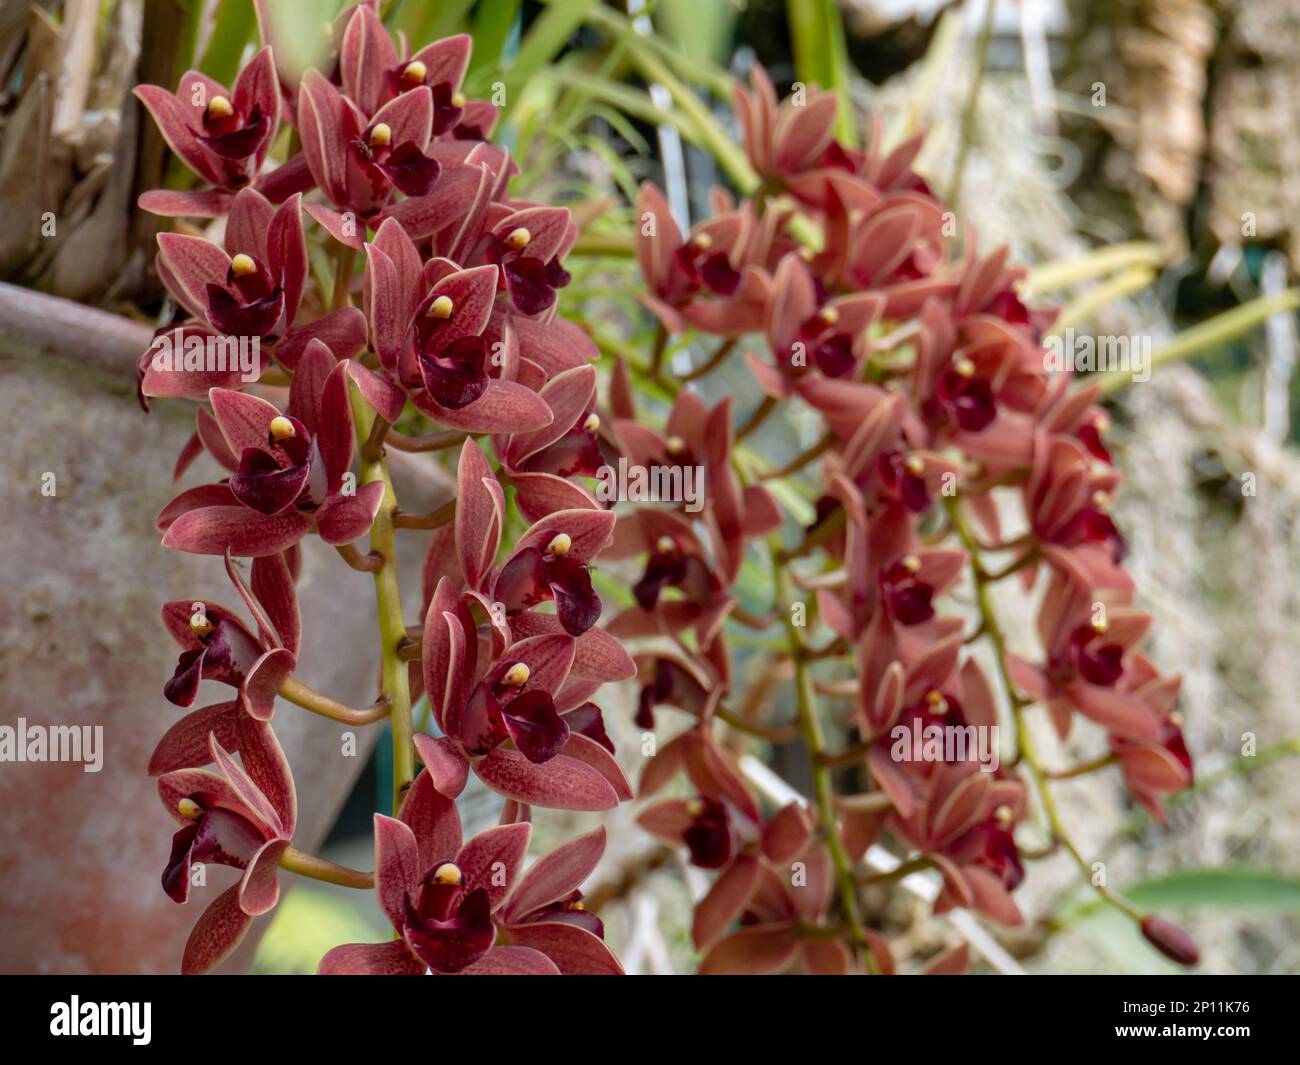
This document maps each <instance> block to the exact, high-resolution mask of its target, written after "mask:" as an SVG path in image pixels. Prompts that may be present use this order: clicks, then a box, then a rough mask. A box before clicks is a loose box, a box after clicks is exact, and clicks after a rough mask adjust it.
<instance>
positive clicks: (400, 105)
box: [298, 70, 441, 247]
mask: <svg viewBox="0 0 1300 1065" xmlns="http://www.w3.org/2000/svg"><path fill="white" fill-rule="evenodd" d="M298 125H299V132H300V133H301V135H302V147H303V156H304V158H305V160H306V163H307V167H308V169H309V170H310V171H311V175H312V178H313V180H314V181H315V182H316V185H317V187H318V188H319V189H320V190H321V191H322V192H323V193H324V194H325V197H326V199H328V200H329V202H330V203H332V204H333V205H334V206H335V207H336V208H337V209H338V210H337V211H331V210H329V209H328V208H324V207H320V206H317V205H313V204H308V205H307V210H308V212H309V213H310V214H311V216H312V217H313V218H315V219H316V220H317V221H318V222H320V223H321V225H323V226H324V227H325V228H326V229H327V230H329V232H330V234H331V235H332V236H333V237H334V238H335V239H336V240H340V241H342V242H343V243H346V244H349V245H351V246H352V247H360V244H361V241H362V240H363V239H364V230H363V229H362V227H360V226H358V225H357V220H360V221H362V222H366V221H369V220H371V219H373V218H375V217H376V216H378V215H379V214H380V213H381V212H382V210H383V209H384V207H385V206H387V204H388V202H389V201H390V199H391V198H392V196H393V193H394V192H400V193H402V194H403V195H405V196H413V197H420V196H427V195H428V194H429V193H430V191H431V190H432V189H433V186H434V183H435V182H436V181H437V180H438V175H439V173H440V172H441V166H440V165H439V163H438V161H437V160H436V159H433V158H432V157H430V156H429V155H427V154H426V152H427V150H428V147H429V140H430V138H431V137H432V135H433V94H432V93H431V92H430V91H429V90H428V89H427V88H425V87H420V88H416V89H412V90H411V91H409V92H405V93H402V94H401V95H400V96H397V97H395V98H394V99H393V100H390V101H389V102H388V103H387V104H385V105H384V106H383V107H381V108H379V110H378V111H376V112H375V113H374V114H373V115H372V116H370V117H369V118H367V117H366V115H365V114H364V113H363V112H362V111H361V110H360V109H359V108H358V106H357V104H356V103H354V102H353V101H352V100H351V99H350V98H348V97H347V96H344V95H343V94H342V93H340V92H339V91H338V89H336V88H335V87H334V86H333V85H331V84H330V83H329V81H327V80H326V79H325V78H324V76H322V75H321V74H319V73H318V72H317V71H315V70H308V71H307V73H306V74H305V75H303V79H302V84H301V86H300V87H299V89H298ZM340 212H350V213H351V215H352V216H353V222H352V225H351V226H349V225H348V224H347V220H346V218H345V216H344V214H341V213H340Z"/></svg>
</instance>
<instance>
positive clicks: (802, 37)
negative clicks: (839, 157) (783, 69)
mask: <svg viewBox="0 0 1300 1065" xmlns="http://www.w3.org/2000/svg"><path fill="white" fill-rule="evenodd" d="M786 14H787V16H788V18H789V21H790V34H791V37H792V38H793V43H794V59H795V71H796V73H797V74H798V75H799V80H800V81H803V82H805V83H811V84H814V85H819V86H821V87H822V88H823V89H830V90H831V91H833V92H834V93H835V95H836V96H838V97H839V99H840V108H839V116H838V118H837V119H836V127H835V133H836V136H838V137H839V138H840V140H841V141H843V142H845V143H846V144H849V145H850V146H853V145H856V144H857V128H856V127H855V126H854V124H853V107H852V103H851V101H850V99H849V55H848V48H847V46H846V44H845V42H844V20H843V18H842V16H841V15H840V8H839V5H838V4H837V3H836V2H835V0H787V2H786Z"/></svg>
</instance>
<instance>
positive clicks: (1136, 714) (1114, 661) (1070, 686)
mask: <svg viewBox="0 0 1300 1065" xmlns="http://www.w3.org/2000/svg"><path fill="white" fill-rule="evenodd" d="M1102 594H1103V593H1099V592H1097V591H1091V592H1083V591H1081V590H1080V589H1079V588H1078V587H1077V586H1076V585H1075V584H1074V583H1073V582H1071V581H1070V580H1069V579H1068V578H1066V577H1065V576H1062V575H1061V574H1059V573H1054V574H1053V575H1052V578H1051V580H1050V581H1049V582H1048V586H1047V591H1046V592H1045V594H1044V596H1043V602H1042V605H1041V607H1040V608H1039V612H1038V631H1039V637H1040V639H1041V641H1042V645H1043V648H1044V650H1045V652H1046V661H1045V663H1044V664H1043V665H1042V666H1041V667H1040V666H1035V665H1032V664H1030V663H1028V662H1025V661H1024V660H1023V659H1021V658H1019V657H1017V656H1014V655H1012V656H1009V659H1008V664H1009V665H1010V667H1011V676H1012V679H1013V680H1015V682H1016V684H1017V685H1019V686H1020V687H1021V688H1022V689H1023V690H1024V691H1025V693H1026V694H1027V695H1029V696H1030V697H1031V698H1034V699H1041V700H1043V701H1044V702H1045V703H1046V704H1047V708H1048V711H1049V713H1050V714H1051V717H1052V721H1053V723H1054V724H1055V725H1056V729H1057V731H1058V732H1059V733H1060V735H1061V736H1062V737H1064V736H1065V735H1066V734H1067V733H1068V732H1069V729H1070V724H1071V720H1072V717H1073V714H1074V713H1076V712H1077V713H1080V714H1082V715H1083V716H1084V717H1087V718H1091V719H1092V720H1093V721H1096V722H1097V723H1098V724H1099V725H1101V726H1102V727H1103V728H1105V729H1106V730H1107V731H1108V732H1110V733H1112V734H1114V735H1115V736H1118V737H1120V738H1123V739H1132V740H1138V741H1146V742H1150V741H1155V740H1157V739H1158V738H1159V733H1160V724H1159V722H1160V718H1161V717H1162V716H1164V715H1163V714H1155V713H1152V712H1151V710H1150V709H1148V707H1147V705H1146V703H1145V701H1144V700H1143V699H1142V698H1140V697H1139V696H1137V695H1136V694H1135V693H1134V691H1133V688H1134V685H1133V683H1132V678H1129V677H1127V676H1126V674H1127V673H1128V669H1129V664H1130V662H1132V661H1133V652H1134V648H1135V647H1136V646H1137V644H1138V643H1139V642H1141V640H1142V638H1143V637H1144V636H1145V635H1146V633H1147V630H1148V629H1149V628H1150V626H1151V615H1150V614H1146V613H1142V612H1141V611H1137V610H1134V609H1132V608H1131V607H1129V606H1128V605H1127V596H1125V595H1120V594H1118V593H1105V594H1104V596H1103V598H1096V597H1097V596H1098V595H1102Z"/></svg>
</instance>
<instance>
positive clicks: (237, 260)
mask: <svg viewBox="0 0 1300 1065" xmlns="http://www.w3.org/2000/svg"><path fill="white" fill-rule="evenodd" d="M230 272H231V273H232V274H234V275H235V277H247V276H248V275H249V274H254V273H256V272H257V263H256V262H254V261H253V257H252V256H251V255H245V254H244V253H243V252H242V251H241V252H240V253H239V254H238V255H236V256H235V257H234V258H233V259H231V260H230Z"/></svg>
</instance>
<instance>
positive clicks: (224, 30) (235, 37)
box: [199, 0, 257, 87]
mask: <svg viewBox="0 0 1300 1065" xmlns="http://www.w3.org/2000/svg"><path fill="white" fill-rule="evenodd" d="M256 34H257V18H256V17H255V15H254V9H253V5H252V4H250V3H236V2H234V0H226V2H225V3H223V4H221V5H220V6H219V7H218V8H217V21H216V24H215V25H214V26H213V27H212V37H211V38H210V39H209V40H208V47H207V50H206V51H205V52H204V53H203V63H202V65H201V66H200V68H199V69H200V70H202V71H203V73H204V74H207V75H208V76H209V77H211V78H215V79H216V80H217V81H219V82H221V84H222V85H225V86H227V87H229V86H230V83H231V82H232V81H234V79H235V74H236V73H238V71H239V65H240V60H242V59H243V57H244V49H245V48H247V47H248V43H249V41H251V40H253V38H254V37H255V36H256Z"/></svg>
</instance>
